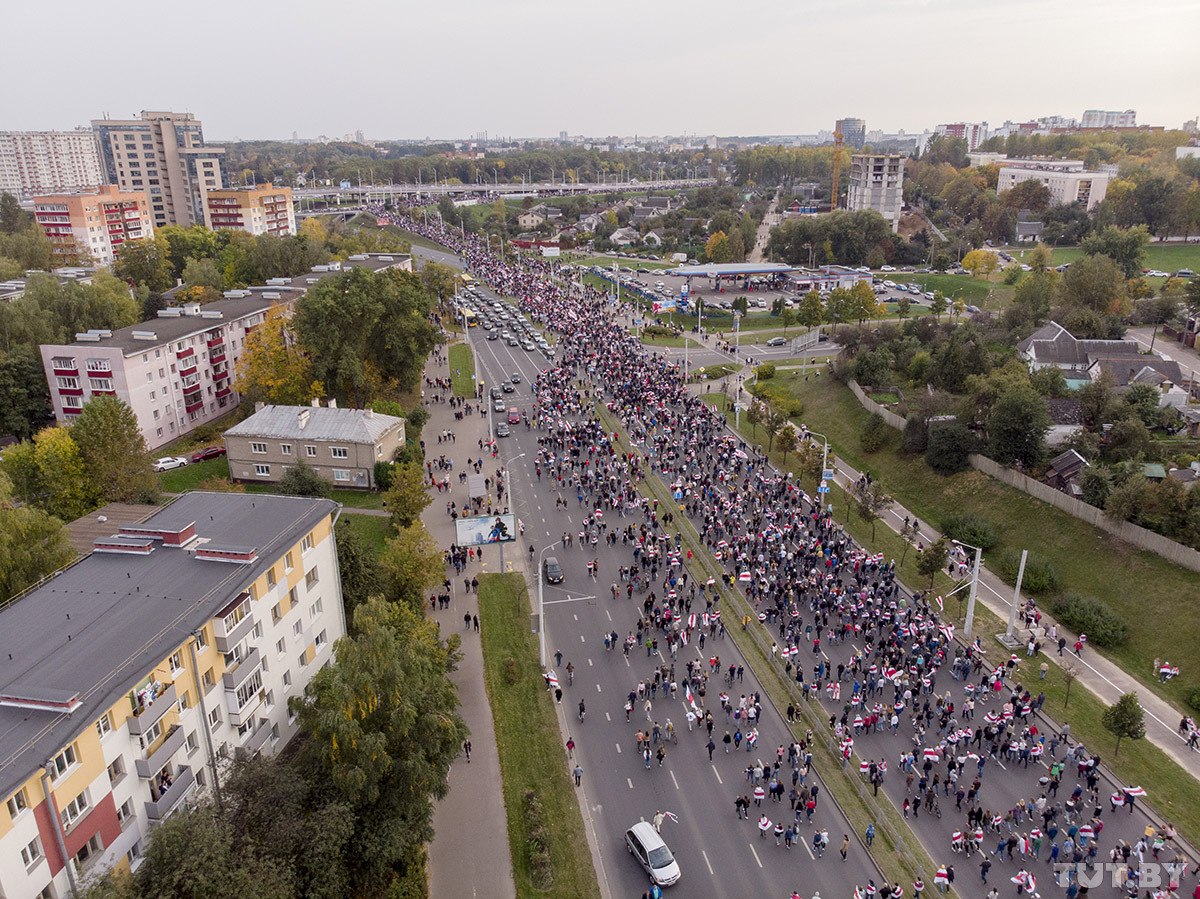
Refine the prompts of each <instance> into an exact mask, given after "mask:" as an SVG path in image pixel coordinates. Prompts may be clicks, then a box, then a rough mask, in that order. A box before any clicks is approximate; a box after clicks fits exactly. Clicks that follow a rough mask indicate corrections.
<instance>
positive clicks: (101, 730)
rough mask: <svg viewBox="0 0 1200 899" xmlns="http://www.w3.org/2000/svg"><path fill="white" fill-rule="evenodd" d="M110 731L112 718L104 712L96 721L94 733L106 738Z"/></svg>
mask: <svg viewBox="0 0 1200 899" xmlns="http://www.w3.org/2000/svg"><path fill="white" fill-rule="evenodd" d="M111 731H112V718H111V717H110V716H109V714H108V712H105V713H104V714H103V715H101V716H100V717H99V718H97V719H96V733H97V734H99V735H100V736H101V737H105V736H107V735H108V734H109V733H110V732H111Z"/></svg>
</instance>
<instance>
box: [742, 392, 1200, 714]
mask: <svg viewBox="0 0 1200 899" xmlns="http://www.w3.org/2000/svg"><path fill="white" fill-rule="evenodd" d="M764 385H766V389H767V390H768V391H769V392H771V393H783V394H790V395H793V396H796V397H799V398H800V399H802V400H803V401H804V403H805V412H804V416H803V420H804V421H805V423H807V424H808V425H809V427H811V428H812V429H813V430H814V431H817V432H820V433H823V434H825V435H827V436H828V437H829V440H830V442H831V444H832V445H833V448H834V451H836V453H837V454H838V455H839V456H840V457H842V458H844V459H845V460H846V461H847V462H848V463H849V464H851V465H852V466H854V467H855V468H858V469H859V470H866V471H870V472H871V473H872V474H873V475H875V476H876V477H878V478H880V479H881V480H882V483H883V484H884V485H885V487H886V488H887V489H888V490H889V491H890V492H891V493H892V494H893V495H894V496H895V497H896V499H897V501H899V502H900V503H901V504H903V505H904V506H906V507H907V508H909V509H911V510H912V511H913V513H914V514H916V515H918V516H919V517H920V518H921V519H923V520H927V521H929V522H930V523H932V524H934V525H935V526H937V525H938V523H939V522H940V521H941V519H942V518H944V517H945V516H946V515H947V514H949V513H952V512H956V511H960V510H963V509H969V510H970V511H972V512H974V513H976V514H978V515H980V516H982V517H983V518H986V519H987V520H988V521H990V522H991V523H992V524H993V525H994V527H995V528H996V531H997V533H998V535H999V538H1000V541H999V545H998V546H997V547H996V548H994V549H992V550H991V551H990V552H989V553H988V558H989V559H991V560H995V559H998V558H999V557H1000V556H1001V554H1003V553H1006V552H1007V553H1016V554H1019V553H1020V551H1021V549H1023V548H1028V549H1030V550H1031V553H1030V555H1031V556H1032V557H1035V558H1038V559H1041V560H1043V561H1046V562H1049V563H1050V564H1051V565H1053V567H1054V569H1055V570H1056V572H1057V574H1058V579H1059V582H1060V585H1061V588H1062V590H1063V591H1064V592H1074V593H1080V594H1083V595H1085V596H1094V597H1096V598H1097V599H1100V600H1102V601H1103V602H1104V603H1105V604H1106V605H1108V606H1109V607H1111V608H1112V609H1114V610H1116V611H1117V612H1119V613H1120V614H1121V615H1122V616H1123V617H1124V618H1125V620H1126V621H1127V622H1128V624H1129V639H1128V641H1127V642H1126V643H1125V645H1124V646H1121V647H1119V648H1117V649H1114V650H1105V653H1106V654H1107V655H1109V656H1111V657H1112V658H1113V660H1114V661H1116V662H1117V663H1118V664H1120V665H1121V666H1122V667H1123V668H1124V669H1125V670H1126V671H1128V672H1129V673H1130V674H1132V675H1133V676H1135V677H1137V678H1138V679H1139V680H1140V681H1141V682H1142V683H1143V684H1145V685H1146V686H1147V687H1149V688H1151V689H1153V690H1154V691H1155V692H1157V693H1158V694H1160V695H1161V696H1163V697H1165V698H1167V699H1168V700H1170V701H1172V702H1174V703H1175V704H1176V705H1177V706H1178V707H1183V706H1184V705H1185V702H1186V697H1187V694H1188V693H1189V692H1190V691H1191V690H1194V689H1197V688H1200V670H1197V666H1195V665H1185V666H1183V667H1182V669H1181V672H1180V676H1179V677H1177V678H1175V679H1174V680H1172V681H1170V682H1169V683H1167V684H1161V683H1159V681H1158V680H1157V678H1155V677H1154V676H1153V675H1152V673H1151V670H1150V669H1151V667H1152V661H1153V659H1154V658H1155V657H1164V658H1168V659H1172V660H1174V659H1177V658H1185V659H1190V658H1192V657H1193V656H1194V647H1196V646H1197V645H1200V617H1197V616H1196V615H1195V614H1194V609H1193V605H1194V602H1193V600H1194V596H1195V592H1196V581H1197V579H1196V575H1195V574H1194V573H1192V572H1189V571H1186V570H1185V569H1183V568H1180V567H1179V566H1176V565H1172V564H1171V563H1170V562H1167V561H1166V560H1164V559H1162V558H1160V557H1159V556H1156V555H1154V554H1153V553H1149V552H1143V551H1141V550H1137V549H1135V548H1134V547H1132V546H1130V545H1129V544H1126V543H1122V542H1120V541H1118V540H1116V539H1115V538H1113V537H1111V536H1109V535H1108V534H1106V533H1105V532H1103V531H1101V530H1098V529H1097V528H1093V527H1091V526H1090V525H1088V524H1086V523H1085V522H1082V521H1080V520H1078V519H1076V518H1073V517H1071V516H1070V515H1067V514H1066V513H1064V512H1060V511H1058V510H1057V509H1055V508H1054V507H1052V506H1049V505H1047V504H1045V503H1042V502H1039V501H1038V500H1036V499H1034V498H1033V497H1031V496H1028V495H1027V494H1025V493H1022V492H1020V491H1019V490H1015V489H1013V488H1011V487H1008V486H1006V485H1004V484H1001V483H1000V482H999V481H996V480H993V479H992V478H989V477H987V476H986V475H984V474H982V473H980V472H977V471H974V470H968V471H966V472H962V473H960V474H957V475H953V476H951V477H942V476H941V475H938V474H936V473H935V472H934V471H932V470H931V469H930V468H929V467H928V466H927V465H925V463H924V461H923V460H922V459H920V458H919V457H912V456H907V455H902V454H900V453H899V452H898V446H899V437H900V435H899V433H898V432H894V431H890V430H889V432H888V438H887V442H886V443H885V445H884V447H883V449H881V450H880V451H879V452H877V453H874V454H872V455H869V456H868V455H867V454H865V453H863V452H862V450H861V449H860V448H859V440H858V436H859V433H860V431H861V429H862V427H863V425H864V424H865V423H866V420H867V418H868V413H867V412H866V411H865V410H864V409H863V408H862V407H861V406H860V405H859V404H858V402H857V400H855V399H854V396H853V394H851V393H850V390H849V388H847V387H844V386H843V385H841V384H838V383H837V382H835V381H833V380H831V379H829V378H828V377H821V378H811V379H810V380H809V381H807V382H806V381H804V379H803V378H802V377H801V376H800V375H799V374H795V373H781V374H779V375H776V377H775V378H773V379H771V380H770V381H766V382H764ZM880 530H882V529H880ZM993 570H995V569H993ZM1148 613H1149V614H1148ZM1164 621H1168V622H1170V625H1171V626H1170V628H1169V629H1168V628H1163V627H1162V626H1161V622H1164ZM1189 647H1192V648H1193V649H1189Z"/></svg>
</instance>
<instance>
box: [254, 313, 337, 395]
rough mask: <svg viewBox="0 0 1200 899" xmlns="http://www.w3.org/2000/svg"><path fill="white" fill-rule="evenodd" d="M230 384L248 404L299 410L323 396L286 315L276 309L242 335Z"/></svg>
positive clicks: (321, 386)
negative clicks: (241, 349) (232, 384)
mask: <svg viewBox="0 0 1200 899" xmlns="http://www.w3.org/2000/svg"><path fill="white" fill-rule="evenodd" d="M234 384H235V386H236V388H237V392H238V393H239V394H241V396H242V398H243V399H244V400H246V401H247V402H250V403H255V402H263V403H275V404H277V405H281V406H302V405H305V404H307V403H308V402H309V400H311V399H313V398H314V397H322V396H324V395H325V388H324V386H323V385H322V384H321V382H320V381H319V380H318V379H316V378H314V377H313V374H312V364H311V363H310V362H309V360H308V356H307V355H306V354H305V353H304V351H303V349H302V348H301V347H300V346H299V344H298V343H297V342H296V340H295V338H294V337H293V335H292V332H291V328H290V320H289V319H288V317H287V314H286V313H285V312H284V311H283V309H282V308H281V307H279V306H272V307H271V309H270V310H269V311H268V312H267V318H266V321H264V322H263V323H262V324H261V325H259V326H258V327H257V328H255V329H254V330H253V331H251V332H250V333H249V334H247V335H246V347H245V349H244V351H243V352H242V356H241V358H240V359H238V363H237V370H236V372H235V381H234Z"/></svg>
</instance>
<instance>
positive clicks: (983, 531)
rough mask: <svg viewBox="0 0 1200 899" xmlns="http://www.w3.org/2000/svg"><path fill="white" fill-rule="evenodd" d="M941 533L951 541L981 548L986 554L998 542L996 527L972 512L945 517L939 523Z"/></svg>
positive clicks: (998, 536)
mask: <svg viewBox="0 0 1200 899" xmlns="http://www.w3.org/2000/svg"><path fill="white" fill-rule="evenodd" d="M940 525H941V528H942V532H943V533H945V534H947V535H949V537H950V538H951V539H952V540H961V541H962V542H963V543H969V544H971V545H972V546H978V547H982V548H983V550H984V551H985V552H986V551H987V550H989V549H991V548H992V547H993V546H995V545H996V544H997V543H999V542H1000V535H999V534H997V533H996V526H995V525H994V524H992V523H991V522H990V521H988V520H987V519H986V518H984V517H983V516H981V515H976V514H975V513H974V512H959V513H957V514H953V515H947V516H946V517H945V518H943V519H942V520H941V522H940Z"/></svg>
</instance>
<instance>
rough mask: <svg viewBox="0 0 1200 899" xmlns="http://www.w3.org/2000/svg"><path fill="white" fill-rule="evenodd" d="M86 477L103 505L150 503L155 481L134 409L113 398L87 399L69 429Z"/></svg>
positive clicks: (156, 485) (154, 495)
mask: <svg viewBox="0 0 1200 899" xmlns="http://www.w3.org/2000/svg"><path fill="white" fill-rule="evenodd" d="M71 439H72V440H74V441H75V444H76V445H77V446H78V447H79V454H80V456H81V458H82V459H83V465H84V469H85V471H86V472H87V478H88V480H90V481H91V483H93V484H94V485H96V487H97V488H98V490H99V491H100V494H101V497H102V499H103V501H104V502H110V503H132V502H150V501H153V500H154V499H156V498H157V496H158V478H157V477H155V475H154V469H153V468H152V463H151V461H150V453H149V452H148V451H147V449H146V439H145V438H144V437H143V436H142V431H141V428H140V427H139V426H138V420H137V416H136V415H135V414H134V412H133V409H131V408H130V407H129V405H128V404H127V403H126V402H125V401H124V400H121V399H118V398H117V397H115V396H98V397H94V398H92V399H91V400H89V401H88V402H87V403H86V404H85V405H84V407H83V412H81V413H80V414H79V415H78V416H77V417H76V419H75V424H74V425H72V426H71Z"/></svg>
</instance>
